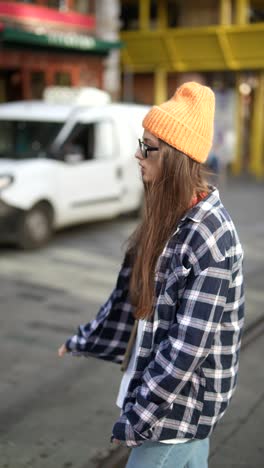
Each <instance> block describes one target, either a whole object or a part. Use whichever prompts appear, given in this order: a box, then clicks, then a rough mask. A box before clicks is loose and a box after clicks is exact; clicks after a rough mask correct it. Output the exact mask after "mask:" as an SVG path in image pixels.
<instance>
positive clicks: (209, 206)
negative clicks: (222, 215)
mask: <svg viewBox="0 0 264 468" xmlns="http://www.w3.org/2000/svg"><path fill="white" fill-rule="evenodd" d="M210 190H211V191H210V193H208V195H207V196H206V197H205V198H203V199H202V200H201V201H200V202H198V203H197V204H196V205H195V206H193V207H192V208H191V209H190V210H188V211H187V213H185V215H184V216H183V218H181V222H183V221H185V220H186V219H191V220H192V221H194V222H195V223H200V222H201V221H202V219H203V218H204V216H205V215H206V214H208V213H209V212H211V211H212V210H213V209H215V207H216V206H219V205H220V198H219V191H218V190H217V188H215V187H210Z"/></svg>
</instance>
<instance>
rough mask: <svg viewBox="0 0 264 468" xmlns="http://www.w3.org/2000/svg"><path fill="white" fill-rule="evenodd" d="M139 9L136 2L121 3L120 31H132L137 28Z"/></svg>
mask: <svg viewBox="0 0 264 468" xmlns="http://www.w3.org/2000/svg"><path fill="white" fill-rule="evenodd" d="M138 18H139V8H138V2H136V3H128V2H127V3H126V2H122V5H121V15H120V28H121V30H122V31H126V30H133V29H138V28H139V22H138Z"/></svg>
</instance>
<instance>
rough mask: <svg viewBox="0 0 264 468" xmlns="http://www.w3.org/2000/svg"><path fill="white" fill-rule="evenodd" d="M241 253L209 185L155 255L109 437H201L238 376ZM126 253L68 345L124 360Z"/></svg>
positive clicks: (130, 442)
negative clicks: (149, 300) (147, 305)
mask: <svg viewBox="0 0 264 468" xmlns="http://www.w3.org/2000/svg"><path fill="white" fill-rule="evenodd" d="M242 261H243V251H242V247H241V244H240V242H239V239H238V236H237V233H236V230H235V227H234V225H233V222H232V220H231V219H230V216H229V215H228V213H227V212H226V210H225V208H224V206H223V205H222V203H221V201H220V199H219V194H218V191H217V190H213V191H212V192H211V193H210V194H209V195H208V196H207V197H206V198H205V199H204V200H202V201H201V202H199V203H198V204H197V205H196V206H195V207H193V208H192V209H190V210H189V212H188V213H187V215H186V216H185V217H184V218H183V219H182V220H181V223H180V225H179V227H178V229H177V231H176V233H175V234H174V235H173V236H172V237H171V238H170V239H169V241H168V243H167V245H166V247H165V249H164V251H163V253H162V255H161V256H160V258H159V261H158V264H157V268H156V277H155V293H156V297H155V313H154V317H153V318H152V319H150V320H148V321H146V323H145V327H144V330H143V336H142V340H141V344H140V349H139V353H138V356H137V360H136V370H135V372H134V374H133V377H132V379H131V382H130V384H129V387H128V392H127V395H126V398H125V400H124V405H123V410H122V415H121V416H120V418H119V420H118V421H117V422H116V423H115V425H114V427H113V436H114V437H115V438H116V439H119V440H121V441H124V442H125V443H126V445H127V446H130V447H134V446H137V445H141V444H142V443H143V442H144V441H145V440H152V441H157V440H167V439H174V438H187V439H193V438H196V439H203V438H206V437H208V436H209V435H210V434H211V432H212V430H213V428H214V427H215V425H216V423H217V422H218V421H219V420H220V418H221V417H222V416H223V414H224V413H225V410H226V408H227V406H228V404H229V402H230V400H231V397H232V395H233V393H234V390H235V388H236V383H237V371H238V361H239V350H240V343H241V333H242V328H243V322H244V291H243V275H242ZM130 271H131V268H130V266H129V260H128V258H125V260H124V263H123V265H122V268H121V270H120V274H119V276H118V280H117V285H116V288H115V289H114V291H113V293H112V294H111V296H110V298H109V299H108V301H107V302H106V303H105V304H104V305H103V307H101V309H100V310H99V313H98V315H97V317H96V318H95V320H93V321H92V322H91V323H89V324H87V325H84V326H80V327H79V330H78V333H77V335H75V336H73V337H72V338H70V339H69V340H68V341H67V342H66V347H67V350H68V351H73V352H77V353H81V354H83V355H85V356H91V355H93V356H96V357H98V358H102V359H106V360H111V361H114V362H117V363H121V362H122V357H123V355H124V352H125V349H126V345H127V342H128V339H129V335H130V331H131V329H132V326H133V322H134V319H133V316H132V311H133V307H132V306H131V304H130V302H129V298H128V282H129V276H130Z"/></svg>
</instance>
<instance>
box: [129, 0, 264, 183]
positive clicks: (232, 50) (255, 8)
mask: <svg viewBox="0 0 264 468" xmlns="http://www.w3.org/2000/svg"><path fill="white" fill-rule="evenodd" d="M121 4H122V22H123V23H122V27H123V29H121V39H122V40H123V42H124V44H125V47H124V49H123V52H122V68H123V75H124V80H126V82H124V86H126V87H129V86H130V88H131V87H132V86H133V82H134V80H136V79H138V80H141V82H142V83H143V81H144V77H145V78H146V77H151V79H152V88H153V93H152V96H153V102H154V103H160V102H162V101H164V100H165V99H167V97H168V95H170V87H169V77H170V76H172V75H173V76H174V77H175V79H176V82H177V85H178V84H179V83H181V82H182V81H184V80H185V81H186V79H185V78H186V77H188V76H200V79H201V81H203V82H205V83H206V82H207V79H208V76H209V75H210V74H211V75H212V74H217V73H218V75H219V74H220V75H219V76H222V77H225V76H226V77H227V76H228V77H231V82H232V86H233V89H234V92H235V97H236V105H235V109H236V116H235V128H236V149H235V155H234V158H233V161H232V164H231V169H232V172H233V173H234V174H241V173H242V172H247V173H250V174H252V175H253V176H254V177H256V178H259V179H261V178H263V177H264V148H263V146H264V137H263V136H264V0H233V1H232V0H215V1H211V0H199V2H198V1H196V0H185V1H183V0H182V1H177V0H157V1H155V2H153V1H151V0H136V1H135V0H124V1H123V2H121ZM209 84H210V83H209Z"/></svg>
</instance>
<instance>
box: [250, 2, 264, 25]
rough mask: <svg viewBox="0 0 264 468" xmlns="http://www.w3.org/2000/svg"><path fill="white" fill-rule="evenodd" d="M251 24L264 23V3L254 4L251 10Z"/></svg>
mask: <svg viewBox="0 0 264 468" xmlns="http://www.w3.org/2000/svg"><path fill="white" fill-rule="evenodd" d="M249 21H250V23H262V22H263V21H264V4H263V2H254V1H253V2H252V3H251V5H250V9H249Z"/></svg>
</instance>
